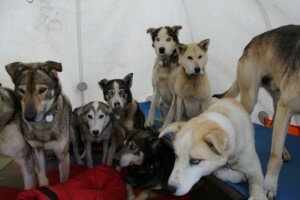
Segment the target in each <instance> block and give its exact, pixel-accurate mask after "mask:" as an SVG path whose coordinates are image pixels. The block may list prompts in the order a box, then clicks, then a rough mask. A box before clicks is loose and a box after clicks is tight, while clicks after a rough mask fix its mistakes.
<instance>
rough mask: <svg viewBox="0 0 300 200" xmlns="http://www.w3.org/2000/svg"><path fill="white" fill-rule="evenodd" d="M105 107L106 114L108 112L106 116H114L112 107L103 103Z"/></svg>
mask: <svg viewBox="0 0 300 200" xmlns="http://www.w3.org/2000/svg"><path fill="white" fill-rule="evenodd" d="M103 105H104V107H105V112H106V114H108V115H109V114H112V113H113V111H114V110H113V108H112V107H111V106H110V105H108V104H106V103H103Z"/></svg>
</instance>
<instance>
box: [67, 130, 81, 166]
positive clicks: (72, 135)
mask: <svg viewBox="0 0 300 200" xmlns="http://www.w3.org/2000/svg"><path fill="white" fill-rule="evenodd" d="M70 141H71V143H72V148H73V154H74V156H75V159H76V162H77V164H79V165H83V164H84V163H83V162H82V160H81V158H80V155H79V150H78V146H77V140H76V134H75V130H74V128H72V127H70Z"/></svg>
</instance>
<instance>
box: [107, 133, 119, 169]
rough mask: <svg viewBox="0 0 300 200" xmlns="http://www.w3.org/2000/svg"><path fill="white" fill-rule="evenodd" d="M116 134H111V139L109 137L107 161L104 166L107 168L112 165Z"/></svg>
mask: <svg viewBox="0 0 300 200" xmlns="http://www.w3.org/2000/svg"><path fill="white" fill-rule="evenodd" d="M115 134H116V133H112V137H111V139H110V140H111V143H110V147H109V148H108V155H107V160H106V164H107V165H108V166H112V164H113V157H114V155H115V152H116V147H117V139H116V137H117V136H116V135H115Z"/></svg>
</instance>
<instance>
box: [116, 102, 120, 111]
mask: <svg viewBox="0 0 300 200" xmlns="http://www.w3.org/2000/svg"><path fill="white" fill-rule="evenodd" d="M114 108H115V109H116V110H120V109H121V104H120V102H115V103H114Z"/></svg>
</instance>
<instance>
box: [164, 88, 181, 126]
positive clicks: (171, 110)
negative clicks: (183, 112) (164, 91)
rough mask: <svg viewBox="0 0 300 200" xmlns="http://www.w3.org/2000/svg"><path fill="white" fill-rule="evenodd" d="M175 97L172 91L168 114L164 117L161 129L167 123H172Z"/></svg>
mask: <svg viewBox="0 0 300 200" xmlns="http://www.w3.org/2000/svg"><path fill="white" fill-rule="evenodd" d="M176 98H177V96H176V94H175V93H173V99H172V103H171V107H170V110H169V112H168V115H167V116H166V119H165V121H164V125H163V127H162V129H164V128H165V127H166V126H167V125H168V124H170V123H172V122H173V120H174V117H175V113H176V100H177V99H176Z"/></svg>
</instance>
